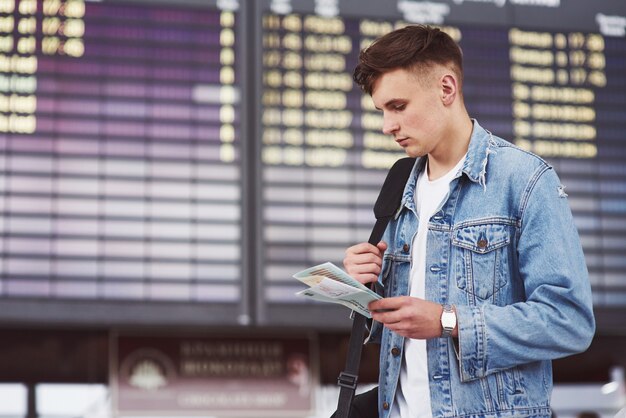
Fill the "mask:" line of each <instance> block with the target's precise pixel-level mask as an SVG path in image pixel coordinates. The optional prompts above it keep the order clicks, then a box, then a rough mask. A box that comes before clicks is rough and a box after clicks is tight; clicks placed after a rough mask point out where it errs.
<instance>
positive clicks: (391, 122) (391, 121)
mask: <svg viewBox="0 0 626 418" xmlns="http://www.w3.org/2000/svg"><path fill="white" fill-rule="evenodd" d="M399 128H400V125H399V124H398V121H397V120H396V119H395V118H393V117H391V116H388V115H383V133H384V134H385V135H392V134H393V133H395V132H397V131H398V129H399Z"/></svg>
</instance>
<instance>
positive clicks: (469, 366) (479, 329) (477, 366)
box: [456, 305, 487, 382]
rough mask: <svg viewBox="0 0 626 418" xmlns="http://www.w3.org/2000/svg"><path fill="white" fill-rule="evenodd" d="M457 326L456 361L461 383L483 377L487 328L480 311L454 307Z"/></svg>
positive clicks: (477, 308) (474, 308)
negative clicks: (457, 361) (457, 360)
mask: <svg viewBox="0 0 626 418" xmlns="http://www.w3.org/2000/svg"><path fill="white" fill-rule="evenodd" d="M456 315H457V324H458V325H457V326H458V332H459V337H458V351H459V352H458V359H459V370H460V372H461V376H460V377H461V382H469V381H472V380H476V379H479V378H481V377H485V375H486V374H487V373H486V367H485V361H486V353H487V328H486V325H485V316H484V312H483V310H482V309H480V308H479V307H477V306H459V305H456Z"/></svg>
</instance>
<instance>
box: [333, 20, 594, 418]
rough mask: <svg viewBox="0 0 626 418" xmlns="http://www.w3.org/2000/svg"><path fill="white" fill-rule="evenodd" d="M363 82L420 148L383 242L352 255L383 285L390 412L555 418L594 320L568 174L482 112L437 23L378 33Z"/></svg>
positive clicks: (359, 75)
mask: <svg viewBox="0 0 626 418" xmlns="http://www.w3.org/2000/svg"><path fill="white" fill-rule="evenodd" d="M354 79H355V81H356V82H357V83H358V84H359V85H360V86H361V88H362V89H363V90H364V91H366V92H367V93H369V94H370V95H371V96H372V100H373V102H374V104H375V106H376V108H378V109H380V110H381V111H382V113H383V121H384V123H383V132H384V133H385V134H388V135H390V136H392V137H393V139H394V140H395V141H396V142H397V143H398V145H400V146H401V147H402V148H403V149H404V150H405V152H406V153H407V154H408V155H409V156H411V157H418V158H417V160H416V162H415V166H414V168H413V172H412V173H411V176H410V177H409V180H408V182H407V184H406V186H405V189H404V195H403V198H402V206H401V209H400V210H399V212H398V214H397V215H396V217H395V218H394V219H393V220H392V221H391V222H390V223H389V225H388V227H387V230H386V231H385V236H384V237H383V240H382V241H381V242H380V243H379V244H378V245H377V246H373V245H370V244H368V243H361V244H358V245H355V246H353V247H350V248H348V250H347V251H346V256H345V259H344V266H345V268H346V270H347V272H348V273H349V274H350V275H352V276H353V277H355V278H356V279H358V280H359V281H360V282H362V283H369V282H373V281H376V280H378V281H379V282H380V283H381V284H382V285H383V286H384V289H385V295H384V296H385V298H383V299H382V300H380V301H376V302H373V303H372V304H371V305H370V307H369V308H370V309H371V310H372V312H373V320H374V322H373V325H372V329H371V330H370V337H369V341H370V342H380V343H381V354H380V381H379V402H378V409H379V416H380V417H382V418H387V417H390V418H399V417H402V418H417V417H420V418H421V417H431V416H432V417H475V418H479V417H494V418H495V417H550V415H551V411H550V394H551V389H552V369H551V360H552V359H554V358H558V357H563V356H567V355H570V354H573V353H577V352H580V351H583V350H585V349H586V348H587V347H588V346H589V344H590V342H591V339H592V337H593V334H594V329H595V322H594V317H593V312H592V307H591V289H590V285H589V279H588V274H587V269H586V266H585V260H584V256H583V252H582V248H581V245H580V240H579V238H578V234H577V231H576V228H575V226H574V223H573V220H572V215H571V211H570V209H569V206H568V203H567V194H566V193H565V192H564V190H563V186H562V185H561V184H560V182H559V179H558V177H557V175H556V174H555V172H554V170H553V169H552V168H551V167H550V166H549V165H548V164H547V163H546V162H545V161H543V160H542V159H541V158H539V157H537V156H535V155H533V154H531V153H528V152H526V151H523V150H521V149H519V148H516V147H515V146H513V145H512V144H510V143H508V142H506V141H505V140H503V139H501V138H498V137H496V136H495V135H492V134H491V133H490V132H489V131H487V130H485V129H483V128H482V127H481V126H480V125H479V124H478V122H477V121H476V120H472V119H470V117H469V115H468V113H467V110H466V109H465V105H464V101H463V94H462V86H463V64H462V55H461V50H460V49H459V47H458V45H456V43H455V42H454V41H453V40H452V39H451V38H450V37H449V36H448V35H446V34H445V33H443V32H441V31H440V30H439V29H436V28H430V27H424V26H410V27H406V28H402V29H399V30H396V31H394V32H391V33H389V34H387V35H385V36H383V37H382V38H379V39H378V40H377V41H376V42H374V43H373V44H372V45H371V46H370V47H369V48H367V49H365V50H364V51H362V52H361V55H360V58H359V64H358V66H357V67H356V69H355V72H354Z"/></svg>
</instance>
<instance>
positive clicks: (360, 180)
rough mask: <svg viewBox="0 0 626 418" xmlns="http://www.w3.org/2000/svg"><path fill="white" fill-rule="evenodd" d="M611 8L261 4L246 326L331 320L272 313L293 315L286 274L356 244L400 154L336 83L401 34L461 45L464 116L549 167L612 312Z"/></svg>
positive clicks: (625, 231) (625, 245)
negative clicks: (376, 44) (257, 240)
mask: <svg viewBox="0 0 626 418" xmlns="http://www.w3.org/2000/svg"><path fill="white" fill-rule="evenodd" d="M617 3H618V2H611V1H605V2H594V3H593V4H591V3H589V2H573V1H569V2H563V1H558V0H545V1H541V0H536V1H522V0H519V1H505V0H502V1H498V0H493V1H487V0H482V1H470V0H466V1H460V0H459V1H430V2H426V1H424V2H422V1H402V0H400V1H397V2H359V1H347V0H346V1H295V0H294V1H291V2H290V1H266V2H264V3H263V5H262V6H261V7H260V8H259V9H260V10H259V11H258V14H259V15H260V16H261V22H262V33H263V36H262V41H261V46H260V48H261V50H262V56H261V65H260V66H261V68H262V69H263V71H262V77H261V81H260V84H261V86H262V90H261V102H262V103H261V111H260V112H261V117H260V125H261V130H260V136H259V140H260V143H261V150H262V151H261V153H260V155H261V159H262V164H261V167H262V168H261V181H260V188H261V191H262V203H261V210H262V215H261V224H262V231H263V232H262V242H263V245H262V247H261V248H262V253H261V257H262V258H261V260H262V261H261V263H260V268H261V269H262V272H263V279H264V281H263V289H264V292H263V293H262V294H260V295H259V297H260V298H261V299H262V301H263V302H265V306H267V309H266V310H264V311H262V312H261V317H262V318H264V319H266V320H267V321H268V322H269V323H273V322H276V321H279V322H280V321H287V322H290V323H294V324H295V323H301V322H302V321H305V320H308V319H309V318H310V317H309V316H308V315H311V316H312V317H314V318H315V319H314V320H313V322H315V323H334V322H336V321H338V320H340V319H341V316H340V314H339V313H338V312H337V311H335V310H333V309H332V307H329V306H327V305H325V306H322V307H320V308H319V309H318V310H316V311H313V310H312V308H311V309H309V310H306V311H304V312H306V313H307V315H304V318H302V317H300V316H297V315H296V314H290V313H289V310H288V309H285V306H286V305H288V304H301V303H302V302H301V301H300V300H299V299H298V298H297V297H296V296H294V293H295V291H296V290H298V289H299V288H301V286H299V284H298V283H294V282H293V279H291V274H293V272H295V271H299V270H301V269H304V268H306V267H309V266H312V265H315V264H318V263H322V262H325V261H333V262H335V263H337V264H338V265H341V260H342V258H343V255H344V251H345V249H346V248H347V247H348V246H350V245H353V244H354V243H357V242H362V241H367V239H368V237H369V232H370V229H371V227H372V225H373V219H374V218H373V215H372V211H371V210H372V209H371V208H372V205H373V202H374V201H375V199H376V197H377V194H378V191H379V189H380V185H381V184H382V182H383V180H384V176H385V173H386V169H387V168H388V167H389V166H390V165H391V163H392V162H393V161H395V160H396V159H397V158H398V157H401V156H403V155H402V153H401V152H400V151H399V150H398V149H397V145H396V144H395V142H394V141H393V140H392V139H391V138H389V137H388V136H385V135H383V134H382V133H381V132H380V131H381V127H382V115H381V113H380V112H377V111H376V110H375V109H374V108H373V105H372V103H371V99H370V98H369V96H367V95H364V94H362V93H361V92H360V91H359V90H358V89H356V88H355V87H354V86H353V83H352V78H351V74H352V71H353V69H354V67H355V65H356V63H357V59H358V53H359V50H360V49H362V48H364V47H366V46H367V45H369V44H370V43H371V42H372V41H373V40H374V39H375V38H376V37H378V36H381V35H384V34H385V33H388V32H390V31H391V30H393V29H395V28H398V27H401V26H404V25H407V24H411V23H416V22H417V23H428V24H434V25H437V26H439V27H441V28H442V29H443V30H444V31H446V32H447V33H448V34H450V35H451V36H452V37H453V38H454V39H455V40H456V41H458V42H459V44H460V45H461V47H462V49H463V53H464V66H465V81H464V95H465V101H466V105H467V107H468V110H469V112H470V115H471V116H472V117H475V118H477V119H478V120H479V122H480V123H481V125H482V126H483V127H486V128H487V129H489V130H491V131H492V132H493V133H494V134H496V135H499V136H501V137H503V138H505V139H507V140H509V141H511V142H513V143H515V144H516V145H518V146H520V147H521V148H524V149H527V150H530V151H533V152H535V153H537V154H539V155H541V156H542V157H544V158H545V159H547V160H548V161H549V162H550V163H551V164H552V165H554V166H555V168H556V170H557V172H558V173H559V175H560V177H561V180H562V182H563V183H564V184H565V185H566V187H567V189H566V191H567V193H568V194H569V201H570V205H571V207H572V210H573V212H574V216H575V221H576V226H577V227H578V229H579V232H580V236H581V240H582V243H583V247H584V250H585V255H586V258H587V265H588V268H589V272H590V277H591V282H592V286H593V290H594V298H595V304H596V306H597V307H598V306H600V307H606V306H612V307H615V306H624V305H626V281H624V272H625V270H626V259H625V258H624V252H625V251H626V218H625V216H624V214H625V212H626V169H625V168H624V167H626V166H625V165H624V164H623V161H622V160H623V158H624V155H625V154H626V151H625V146H626V136H625V135H624V131H625V128H626V80H625V75H626V71H625V70H626V39H625V37H624V28H625V26H626V17H625V14H626V5H619V4H617ZM281 304H282V305H281ZM298 309H301V308H298ZM340 309H341V308H340ZM344 311H345V309H344ZM294 312H296V311H294ZM313 312H314V314H313ZM338 318H339V319H338Z"/></svg>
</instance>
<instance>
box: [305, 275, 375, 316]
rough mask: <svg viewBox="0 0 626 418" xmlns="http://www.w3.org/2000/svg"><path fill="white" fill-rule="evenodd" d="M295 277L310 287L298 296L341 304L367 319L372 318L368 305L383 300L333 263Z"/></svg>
mask: <svg viewBox="0 0 626 418" xmlns="http://www.w3.org/2000/svg"><path fill="white" fill-rule="evenodd" d="M293 277H295V278H296V279H298V280H300V281H301V282H302V283H304V284H306V285H307V286H309V288H308V289H305V290H302V291H300V292H298V293H296V295H298V296H303V297H307V298H309V299H313V300H319V301H321V302H331V303H339V304H342V305H344V306H347V307H348V308H350V309H352V310H354V311H356V312H358V313H360V314H361V315H363V316H365V317H367V318H371V317H372V315H371V314H370V311H369V309H367V305H368V304H369V303H370V302H372V301H375V300H378V299H381V297H380V296H379V295H378V294H376V293H375V292H374V291H372V290H371V289H369V288H367V287H365V286H364V285H362V284H361V283H360V282H359V281H357V280H355V279H353V278H352V277H350V276H349V275H348V274H347V273H346V272H344V271H343V270H341V269H340V268H339V267H337V266H336V265H334V264H333V263H324V264H319V265H317V266H313V267H310V268H308V269H306V270H302V271H300V272H298V273H296V274H294V275H293Z"/></svg>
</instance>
